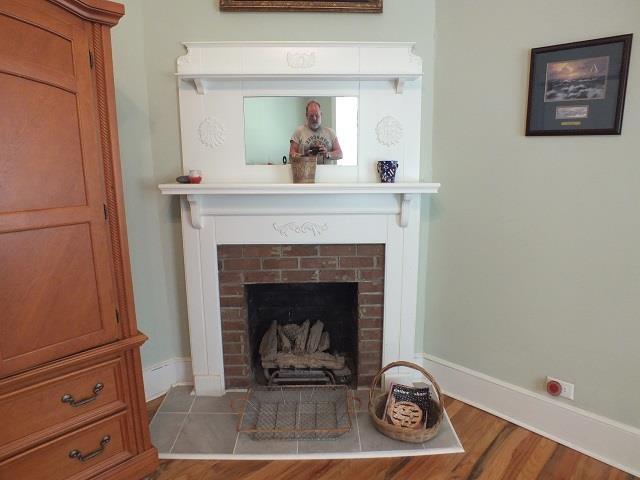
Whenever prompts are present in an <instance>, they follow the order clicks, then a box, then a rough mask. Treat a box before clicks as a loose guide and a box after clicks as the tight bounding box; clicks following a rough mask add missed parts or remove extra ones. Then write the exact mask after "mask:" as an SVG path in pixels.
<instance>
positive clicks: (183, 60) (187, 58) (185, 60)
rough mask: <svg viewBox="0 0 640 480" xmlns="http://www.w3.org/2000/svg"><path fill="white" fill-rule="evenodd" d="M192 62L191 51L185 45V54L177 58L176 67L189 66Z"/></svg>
mask: <svg viewBox="0 0 640 480" xmlns="http://www.w3.org/2000/svg"><path fill="white" fill-rule="evenodd" d="M192 62H193V50H191V48H190V47H189V45H187V53H185V54H184V55H182V56H181V57H178V67H183V66H185V65H191V63H192Z"/></svg>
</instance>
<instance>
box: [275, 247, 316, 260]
mask: <svg viewBox="0 0 640 480" xmlns="http://www.w3.org/2000/svg"><path fill="white" fill-rule="evenodd" d="M316 255H318V247H317V246H316V245H285V246H283V247H282V256H283V257H315V256H316Z"/></svg>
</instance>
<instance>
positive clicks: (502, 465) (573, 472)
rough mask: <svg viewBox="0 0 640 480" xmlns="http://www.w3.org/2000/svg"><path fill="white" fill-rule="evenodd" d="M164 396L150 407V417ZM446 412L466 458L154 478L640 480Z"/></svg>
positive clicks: (486, 420)
mask: <svg viewBox="0 0 640 480" xmlns="http://www.w3.org/2000/svg"><path fill="white" fill-rule="evenodd" d="M161 402H162V398H159V399H156V400H153V401H152V402H149V403H148V404H147V411H148V413H149V419H151V417H152V416H153V414H154V413H155V411H156V410H157V409H158V408H159V406H160V403H161ZM445 407H446V409H447V412H448V413H449V417H450V418H451V422H452V423H453V425H454V427H455V429H456V431H457V433H458V436H459V437H460V440H461V441H462V444H463V446H464V448H465V453H459V454H452V455H434V456H428V457H403V458H381V459H371V460H369V459H366V460H364V459H358V460H304V461H288V460H279V461H238V460H231V461H193V460H161V461H160V467H159V468H158V470H157V471H156V472H155V473H154V474H153V475H151V476H150V477H149V480H209V479H218V478H220V479H224V480H235V479H246V480H263V479H266V480H280V479H295V480H302V479H314V480H324V479H326V480H336V479H343V478H344V479H349V480H357V479H361V478H362V479H367V480H377V479H384V480H390V479H397V480H411V479H429V480H437V479H440V480H445V479H446V480H449V479H455V480H472V479H473V480H476V479H477V480H528V479H539V480H639V479H638V477H635V476H633V475H630V474H628V473H625V472H623V471H621V470H618V469H615V468H613V467H610V466H609V465H607V464H605V463H602V462H599V461H598V460H594V459H593V458H591V457H587V456H586V455H582V454H581V453H578V452H576V451H575V450H571V449H570V448H567V447H565V446H562V445H559V444H558V443H556V442H554V441H552V440H549V439H547V438H545V437H541V436H540V435H537V434H535V433H532V432H530V431H528V430H525V429H524V428H520V427H518V426H516V425H514V424H512V423H509V422H507V421H506V420H503V419H501V418H498V417H494V416H493V415H490V414H488V413H486V412H484V411H482V410H479V409H477V408H474V407H471V406H469V405H467V404H465V403H462V402H459V401H457V400H454V399H451V398H447V399H446V400H445Z"/></svg>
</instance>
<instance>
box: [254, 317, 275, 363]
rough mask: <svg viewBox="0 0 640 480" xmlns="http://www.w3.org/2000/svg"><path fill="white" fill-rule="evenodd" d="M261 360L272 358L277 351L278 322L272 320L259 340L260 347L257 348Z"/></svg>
mask: <svg viewBox="0 0 640 480" xmlns="http://www.w3.org/2000/svg"><path fill="white" fill-rule="evenodd" d="M258 351H259V352H260V356H261V357H262V360H268V359H271V358H273V357H274V356H275V355H276V354H277V353H278V324H277V323H276V321H275V320H274V321H273V322H272V323H271V326H270V327H269V330H267V333H265V334H264V336H263V337H262V340H260V348H259V349H258Z"/></svg>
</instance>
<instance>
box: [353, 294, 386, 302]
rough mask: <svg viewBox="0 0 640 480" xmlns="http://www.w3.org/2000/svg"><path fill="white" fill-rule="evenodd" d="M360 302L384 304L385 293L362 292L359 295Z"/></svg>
mask: <svg viewBox="0 0 640 480" xmlns="http://www.w3.org/2000/svg"><path fill="white" fill-rule="evenodd" d="M358 304H359V305H383V304H384V295H383V294H381V293H372V294H368V295H364V294H360V295H358Z"/></svg>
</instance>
